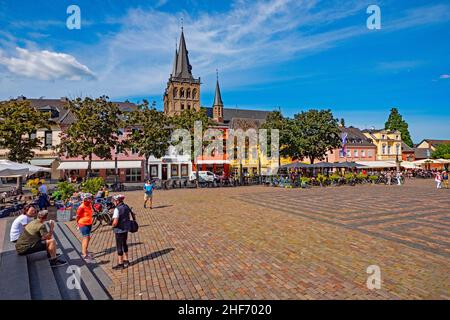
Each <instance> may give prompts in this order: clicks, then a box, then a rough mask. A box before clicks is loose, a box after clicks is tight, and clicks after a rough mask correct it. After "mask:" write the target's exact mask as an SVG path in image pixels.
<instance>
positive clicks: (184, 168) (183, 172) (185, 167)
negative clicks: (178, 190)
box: [181, 164, 189, 177]
mask: <svg viewBox="0 0 450 320" xmlns="http://www.w3.org/2000/svg"><path fill="white" fill-rule="evenodd" d="M181 176H182V177H187V176H189V166H188V165H187V164H182V165H181Z"/></svg>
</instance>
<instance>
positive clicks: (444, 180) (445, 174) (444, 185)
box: [442, 170, 448, 189]
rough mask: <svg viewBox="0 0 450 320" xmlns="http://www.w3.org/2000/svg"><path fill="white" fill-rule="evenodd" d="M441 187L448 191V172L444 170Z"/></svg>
mask: <svg viewBox="0 0 450 320" xmlns="http://www.w3.org/2000/svg"><path fill="white" fill-rule="evenodd" d="M442 186H443V187H444V188H445V189H448V172H447V171H446V170H444V171H443V172H442Z"/></svg>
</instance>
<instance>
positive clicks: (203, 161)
mask: <svg viewBox="0 0 450 320" xmlns="http://www.w3.org/2000/svg"><path fill="white" fill-rule="evenodd" d="M197 163H198V164H230V160H220V159H217V160H214V159H210V160H197Z"/></svg>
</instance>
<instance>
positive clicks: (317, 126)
mask: <svg viewBox="0 0 450 320" xmlns="http://www.w3.org/2000/svg"><path fill="white" fill-rule="evenodd" d="M286 134H287V137H286V145H285V147H284V148H283V149H282V150H281V153H283V154H284V155H286V156H289V157H292V158H293V159H294V160H296V159H303V158H308V159H309V160H310V162H311V163H314V161H315V160H323V159H324V157H325V154H326V153H327V151H330V150H333V149H335V148H338V147H340V145H341V138H340V130H339V126H338V119H335V118H334V117H333V114H332V113H331V110H309V111H306V112H302V113H299V114H296V115H295V116H294V118H293V119H289V120H288V124H287V129H286Z"/></svg>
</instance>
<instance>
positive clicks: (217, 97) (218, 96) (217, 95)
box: [214, 79, 223, 106]
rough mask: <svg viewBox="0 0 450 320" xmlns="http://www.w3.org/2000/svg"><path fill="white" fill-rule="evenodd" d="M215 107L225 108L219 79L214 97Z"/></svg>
mask: <svg viewBox="0 0 450 320" xmlns="http://www.w3.org/2000/svg"><path fill="white" fill-rule="evenodd" d="M214 106H223V102H222V95H221V94H220V86H219V79H217V82H216V93H215V95H214Z"/></svg>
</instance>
